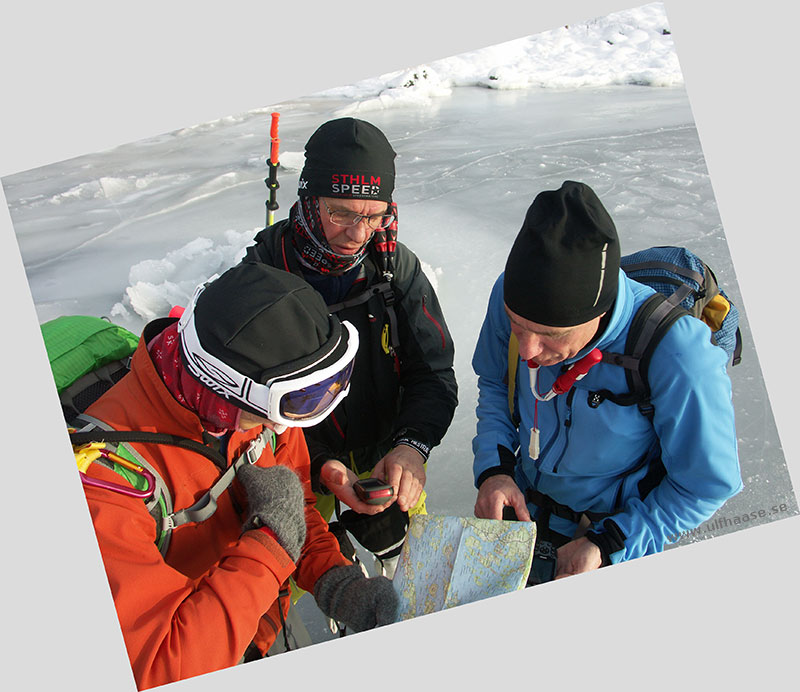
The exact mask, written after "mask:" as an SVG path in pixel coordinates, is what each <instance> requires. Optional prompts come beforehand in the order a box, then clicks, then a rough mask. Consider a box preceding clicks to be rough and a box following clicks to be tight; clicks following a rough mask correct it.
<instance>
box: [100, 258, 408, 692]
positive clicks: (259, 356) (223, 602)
mask: <svg viewBox="0 0 800 692" xmlns="http://www.w3.org/2000/svg"><path fill="white" fill-rule="evenodd" d="M357 348H358V334H357V332H356V330H355V329H354V328H353V327H352V326H351V325H349V324H348V323H347V322H345V323H341V322H340V321H339V320H338V319H337V318H336V317H334V316H332V315H330V314H329V313H328V310H327V307H326V306H325V304H324V302H323V301H322V299H321V298H320V296H319V295H318V294H317V293H316V292H315V291H314V290H313V289H312V288H311V287H310V286H308V284H306V283H305V282H304V281H303V280H302V279H300V278H298V277H296V276H294V275H292V274H290V273H288V272H283V271H279V270H277V269H273V268H271V267H268V266H266V265H264V264H261V263H245V264H241V265H238V266H237V267H234V268H233V269H230V270H229V271H227V272H226V273H225V274H223V275H222V276H221V277H219V278H216V279H215V280H212V281H211V282H209V283H207V284H205V285H204V286H201V287H199V288H198V292H197V293H196V294H195V297H194V299H193V302H192V305H191V306H190V307H189V308H187V310H186V311H185V312H184V314H183V316H182V317H181V319H180V321H177V320H176V319H174V318H164V319H159V320H155V321H153V322H151V323H150V324H148V325H147V326H146V327H145V329H144V331H143V333H142V337H141V339H140V341H139V345H138V348H137V350H136V352H135V353H134V355H133V357H132V361H131V371H130V373H129V374H128V375H126V376H125V377H124V378H123V379H122V380H121V381H120V382H119V383H118V384H117V385H115V386H114V387H113V388H112V389H111V390H109V391H108V392H107V393H106V394H105V395H103V396H102V397H101V398H100V399H98V400H97V401H96V402H95V403H94V404H93V405H92V406H91V407H90V408H89V410H88V411H87V415H89V416H91V417H92V418H95V419H98V420H99V421H102V423H104V424H105V425H106V426H110V427H111V428H113V429H115V430H133V431H150V432H158V433H167V434H170V435H173V436H178V437H182V438H189V439H190V440H194V441H196V442H200V443H203V444H205V445H208V446H210V447H212V448H215V449H217V450H218V451H219V452H220V459H221V460H223V461H221V462H220V466H225V467H226V468H228V469H229V468H230V466H231V464H233V463H234V462H235V461H236V460H237V459H239V458H240V456H241V455H242V454H243V452H245V450H247V449H248V446H249V445H250V444H251V443H252V442H253V441H254V440H257V439H259V436H262V435H263V434H266V435H268V436H269V437H271V438H272V444H266V445H265V446H264V447H263V451H262V452H261V453H260V456H257V458H255V457H256V455H251V456H252V457H253V458H252V459H250V460H248V461H243V462H242V461H240V462H239V463H238V464H237V465H236V466H235V467H234V468H235V469H236V473H235V475H236V480H235V481H234V482H233V483H232V484H231V485H230V486H229V487H228V488H227V490H225V491H224V492H222V493H221V494H220V495H219V496H218V497H216V505H215V506H216V509H215V510H214V511H213V512H211V514H210V516H208V517H207V518H204V519H203V520H201V521H189V522H187V523H183V524H180V522H178V523H179V524H180V525H178V526H177V527H176V528H174V529H173V530H172V532H171V535H170V543H169V548H168V550H167V551H166V554H165V556H162V553H161V552H160V551H159V547H158V546H157V545H156V534H157V533H158V531H157V529H156V527H155V526H154V521H153V516H152V515H151V514H150V513H149V512H148V509H147V508H146V507H145V503H144V502H142V500H141V499H139V498H137V497H132V496H130V495H128V494H123V493H120V492H115V491H114V490H113V489H110V488H112V484H116V485H117V486H119V484H120V476H119V475H118V474H117V473H115V471H113V470H111V469H109V468H106V467H105V466H103V465H101V464H98V463H94V464H92V465H91V466H90V467H89V469H88V470H87V472H86V475H87V477H88V478H89V479H91V482H92V483H93V484H91V485H88V484H86V482H85V484H84V485H85V492H86V498H87V501H88V504H89V509H90V512H91V515H92V520H93V522H94V527H95V531H96V533H97V538H98V543H99V546H100V551H101V554H102V558H103V563H104V565H105V569H106V573H107V575H108V579H109V584H110V586H111V592H112V595H113V597H114V604H115V606H116V609H117V614H118V617H119V621H120V625H121V629H122V634H123V637H124V639H125V643H126V646H127V649H128V656H129V658H130V661H131V665H132V668H133V674H134V677H135V679H136V683H137V685H138V687H139V688H140V689H144V688H149V687H154V686H156V685H161V684H164V683H167V682H171V681H174V680H179V679H183V678H188V677H192V676H195V675H199V674H202V673H206V672H210V671H213V670H218V669H220V668H224V667H227V666H232V665H235V664H237V663H239V662H241V661H242V660H243V658H245V654H247V656H246V660H250V659H251V658H254V657H255V658H257V657H260V656H263V655H264V654H266V652H267V650H268V649H269V647H270V645H271V644H272V643H273V642H274V641H275V638H276V636H277V634H278V632H279V631H280V627H281V622H282V621H283V619H284V618H285V615H286V613H287V612H288V608H289V601H290V599H289V591H288V588H287V586H288V584H287V581H288V579H289V577H290V576H291V577H293V578H294V580H295V581H296V582H297V584H298V585H299V586H300V587H301V588H303V589H305V590H307V591H310V592H311V593H313V594H314V596H315V598H316V600H317V603H318V605H319V607H320V609H321V610H322V611H323V613H325V615H327V616H328V617H332V618H334V619H336V620H338V621H340V622H343V623H345V624H347V625H348V626H349V627H350V629H352V630H355V631H361V630H365V629H369V628H371V627H375V626H376V625H382V624H388V623H390V622H393V621H394V619H395V612H396V603H397V601H396V596H395V594H394V591H393V589H392V586H391V583H390V582H389V581H388V580H387V579H385V578H384V577H375V578H371V579H368V578H367V577H365V576H364V575H363V573H362V572H361V570H360V568H359V567H358V566H356V565H352V564H350V562H349V561H348V560H347V559H345V558H344V557H343V556H342V554H341V553H340V552H339V546H338V542H337V540H336V538H335V537H334V536H333V535H332V534H330V533H329V532H328V527H327V523H326V522H325V521H324V520H323V519H322V517H321V516H320V515H319V513H318V512H317V510H316V509H315V508H314V503H315V500H316V498H315V496H314V494H313V492H312V491H311V487H310V482H309V457H308V451H307V448H306V444H305V440H304V437H303V434H302V431H301V429H300V428H301V427H303V426H307V425H313V424H314V423H316V422H318V421H319V420H320V419H321V418H323V417H324V416H326V415H327V414H328V413H330V411H331V410H332V409H333V407H334V406H336V405H337V404H338V403H339V401H340V400H341V399H342V397H343V396H345V395H346V393H347V387H348V384H349V377H350V373H351V371H352V363H353V358H354V357H355V353H356V350H357ZM131 447H133V448H134V449H135V451H136V452H138V453H139V454H140V455H141V457H143V458H144V459H145V460H146V461H147V462H149V464H150V465H151V466H152V467H154V469H155V470H156V471H157V472H158V473H159V474H160V475H161V477H162V478H163V480H164V483H165V485H166V486H167V488H168V489H169V490H170V493H171V496H172V502H173V505H174V507H175V508H176V509H181V508H189V507H192V506H195V507H196V506H197V504H196V503H197V501H198V499H199V498H202V497H203V496H204V494H205V493H207V491H208V490H209V488H211V486H213V485H214V484H215V483H216V482H217V481H218V479H219V478H220V476H221V475H223V473H224V472H225V470H226V468H220V467H218V465H217V464H215V463H214V462H213V461H212V460H211V459H210V458H208V457H207V456H205V455H203V454H198V453H197V452H195V451H191V450H189V449H185V448H181V447H176V446H171V445H165V444H151V443H146V444H141V443H136V444H131ZM259 451H260V450H259ZM198 504H203V503H202V502H201V503H198ZM211 505H212V506H213V502H212V503H211ZM178 514H180V512H178Z"/></svg>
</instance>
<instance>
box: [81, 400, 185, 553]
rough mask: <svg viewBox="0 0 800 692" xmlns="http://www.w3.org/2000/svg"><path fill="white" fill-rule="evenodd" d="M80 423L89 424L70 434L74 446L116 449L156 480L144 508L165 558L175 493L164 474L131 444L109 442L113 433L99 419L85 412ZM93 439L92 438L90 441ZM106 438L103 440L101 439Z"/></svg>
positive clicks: (115, 469) (114, 468)
mask: <svg viewBox="0 0 800 692" xmlns="http://www.w3.org/2000/svg"><path fill="white" fill-rule="evenodd" d="M78 421H80V422H85V423H86V425H85V426H84V427H83V428H81V429H80V430H79V431H78V432H77V433H70V440H71V442H72V443H73V444H75V445H79V444H87V443H88V442H106V443H109V442H110V443H111V444H113V445H114V446H115V448H116V450H117V453H118V454H119V455H120V456H123V457H126V458H128V459H129V460H130V461H133V462H134V463H136V464H138V465H139V466H141V467H142V468H145V469H147V470H148V471H149V472H150V474H151V475H152V476H153V479H154V488H153V492H152V494H151V495H150V497H149V498H146V499H145V507H146V508H147V511H148V512H149V513H150V514H151V515H152V516H153V519H154V520H155V522H156V545H157V546H158V549H159V551H160V552H161V555H162V556H166V554H167V550H169V543H170V537H171V532H170V531H168V530H166V529H165V527H164V519H165V517H167V516H169V515H170V514H172V510H173V507H172V494H171V493H170V491H169V488H168V487H167V484H166V483H165V482H164V479H163V477H162V476H161V474H160V473H159V472H158V471H157V470H156V468H155V467H154V466H153V465H152V464H151V463H150V462H149V461H147V459H145V458H144V457H143V456H142V455H141V454H139V452H137V451H136V450H135V449H134V448H133V447H132V446H130V445H129V444H125V443H124V442H123V441H122V440H121V439H119V436H116V439H115V440H109V439H107V438H108V437H109V433H110V432H116V431H114V430H113V429H112V428H111V427H110V426H109V425H107V424H106V423H105V422H103V421H101V420H100V419H98V418H94V417H92V416H88V415H86V414H85V413H83V414H81V415H80V416H79V417H78ZM90 438H91V439H90ZM100 438H104V439H100ZM106 466H107V468H110V469H111V470H112V471H115V472H116V473H119V474H120V475H121V476H123V477H125V478H127V475H126V474H125V473H124V471H123V470H122V469H120V468H118V467H117V466H116V465H114V464H107V465H106Z"/></svg>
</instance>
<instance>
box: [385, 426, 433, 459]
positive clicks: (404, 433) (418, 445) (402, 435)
mask: <svg viewBox="0 0 800 692" xmlns="http://www.w3.org/2000/svg"><path fill="white" fill-rule="evenodd" d="M422 437H423V436H422V435H420V434H419V432H418V431H416V430H413V429H411V428H402V429H400V430H398V431H397V432H396V433H395V435H394V437H393V438H392V447H397V446H398V445H408V446H409V447H413V448H414V449H416V450H417V451H418V452H419V453H420V454H421V455H422V456H423V458H424V459H425V461H428V457H429V456H430V454H431V446H430V445H429V444H428V443H427V442H425V441H424V440H423V439H421V438H422Z"/></svg>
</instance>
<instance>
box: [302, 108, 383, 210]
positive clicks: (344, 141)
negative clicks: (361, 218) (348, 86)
mask: <svg viewBox="0 0 800 692" xmlns="http://www.w3.org/2000/svg"><path fill="white" fill-rule="evenodd" d="M395 156H396V154H395V152H394V149H392V146H391V144H389V140H388V139H386V136H385V135H384V134H383V132H381V131H380V130H379V129H378V128H377V127H375V126H374V125H372V124H370V123H368V122H366V121H364V120H357V119H355V118H339V119H337V120H329V121H328V122H326V123H324V124H323V125H320V127H319V128H318V129H317V131H316V132H315V133H314V134H313V135H311V137H310V139H309V140H308V142H307V143H306V163H305V166H304V167H303V170H302V172H301V173H300V182H299V184H298V189H297V194H298V195H313V196H317V197H340V198H343V199H375V200H380V201H383V202H391V201H392V192H393V190H394V158H395Z"/></svg>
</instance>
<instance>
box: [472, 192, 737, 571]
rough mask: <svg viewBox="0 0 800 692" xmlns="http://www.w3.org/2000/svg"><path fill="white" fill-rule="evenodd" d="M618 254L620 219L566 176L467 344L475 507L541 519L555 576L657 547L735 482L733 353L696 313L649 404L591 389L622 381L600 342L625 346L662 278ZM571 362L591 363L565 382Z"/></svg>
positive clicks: (525, 229)
mask: <svg viewBox="0 0 800 692" xmlns="http://www.w3.org/2000/svg"><path fill="white" fill-rule="evenodd" d="M619 260H620V248H619V239H618V237H617V231H616V228H615V226H614V222H613V221H612V219H611V217H610V216H609V214H608V212H607V211H606V210H605V208H604V207H603V205H602V204H601V202H600V200H599V199H598V198H597V196H596V195H595V193H594V192H593V191H592V190H591V188H589V187H588V186H587V185H584V184H582V183H576V182H572V181H567V182H565V183H564V184H563V185H562V186H561V188H560V189H559V190H555V191H547V192H542V193H540V194H539V195H538V196H537V197H536V199H534V201H533V204H532V205H531V206H530V208H529V209H528V212H527V215H526V217H525V221H524V223H523V225H522V229H521V230H520V232H519V234H518V236H517V238H516V240H515V242H514V245H513V247H512V249H511V252H510V254H509V257H508V260H507V263H506V267H505V271H504V273H503V274H502V275H501V276H500V277H499V278H498V280H497V281H496V283H495V285H494V287H493V289H492V293H491V297H490V299H489V307H488V310H487V315H486V318H485V321H484V324H483V327H482V329H481V333H480V336H479V339H478V343H477V346H476V349H475V354H474V357H473V368H474V370H475V372H476V373H477V375H478V388H479V397H478V407H477V415H478V426H477V435H476V436H475V438H474V440H473V451H474V454H475V461H474V466H473V471H474V475H475V485H476V486H477V488H478V498H477V501H476V504H475V515H476V516H478V517H484V518H489V519H500V518H502V517H503V515H504V508H510V509H513V511H514V513H515V514H516V516H517V518H518V519H521V520H531V518H533V519H535V520H536V521H537V528H538V531H539V540H540V541H542V542H544V541H548V542H549V543H551V544H552V545H553V546H554V547H555V548H557V563H556V564H557V569H556V572H555V577H556V578H560V577H564V576H568V575H570V574H577V573H580V572H586V571H589V570H592V569H596V568H597V567H600V566H603V565H607V564H612V563H617V562H621V561H624V560H630V559H632V558H635V557H639V556H641V555H646V554H649V553H655V552H659V551H661V550H663V548H664V545H665V543H666V542H667V541H668V540H670V537H671V536H675V535H678V534H680V533H681V531H685V530H687V529H690V528H694V527H696V526H698V525H699V524H701V523H702V522H703V521H705V520H706V519H708V518H709V517H710V516H711V515H712V514H713V513H714V512H715V511H716V510H717V509H718V508H719V507H720V506H721V505H722V504H723V503H724V502H725V501H726V500H727V499H728V498H730V497H732V496H733V495H735V494H736V493H738V492H739V491H740V490H741V488H742V481H741V473H740V470H739V461H738V452H737V446H736V431H735V425H734V412H733V404H732V400H731V384H730V380H729V378H728V375H727V372H726V361H727V356H726V353H725V352H724V351H723V349H722V348H720V347H718V346H715V345H713V344H712V343H711V340H710V331H709V329H708V327H707V326H706V325H705V324H703V323H702V322H701V321H700V320H698V319H695V318H693V317H689V316H684V317H682V318H680V319H678V320H677V322H675V324H674V325H673V326H672V327H671V328H670V330H669V331H668V332H667V334H666V336H665V337H664V338H663V340H662V341H661V342H660V343H659V345H658V346H657V347H656V349H655V351H654V352H653V356H652V360H651V362H650V367H649V371H648V382H649V385H650V389H651V393H652V403H653V405H654V407H655V413H654V415H653V417H652V420H651V419H648V417H646V416H644V415H642V413H641V412H640V411H639V409H638V407H637V406H621V405H617V404H616V403H613V402H612V401H611V400H609V399H604V398H603V397H602V396H598V393H599V392H601V391H602V390H608V391H610V392H615V393H616V392H619V393H624V392H627V390H628V387H627V384H626V381H625V372H624V370H623V368H622V367H619V366H617V365H613V364H610V363H605V362H597V358H596V356H598V353H597V351H595V349H597V350H599V351H600V352H603V351H608V352H612V353H623V352H624V349H625V340H626V337H627V334H628V330H629V328H630V326H631V321H632V318H633V316H634V314H635V313H636V310H637V308H638V307H639V306H640V305H641V304H642V303H643V302H644V301H645V300H646V299H647V297H648V296H650V295H651V294H652V293H653V289H651V288H649V287H646V286H643V285H641V284H639V283H637V282H635V281H633V280H631V279H629V278H627V277H626V275H625V273H624V272H622V271H621V270H620V268H619ZM512 333H513V335H514V336H515V337H516V340H517V342H518V345H519V360H518V362H517V363H518V367H517V368H516V379H515V380H514V383H515V386H514V389H513V390H512V391H514V392H515V394H514V396H513V399H514V400H515V403H514V405H510V404H509V386H508V377H509V339H510V338H511V335H512ZM577 364H579V366H578V368H576V369H579V368H583V369H586V368H588V372H587V374H586V375H585V376H583V377H582V378H580V379H578V380H577V381H575V382H574V384H572V385H571V386H569V385H568V384H567V385H565V386H563V387H562V386H561V385H562V383H563V382H564V378H563V377H562V379H561V380H557V378H559V376H562V375H563V373H564V372H565V371H566V370H567V369H568V368H569V367H570V366H573V365H577ZM511 370H512V372H513V368H511ZM567 377H568V376H567ZM563 389H566V391H562V390H563ZM512 409H513V410H514V411H515V413H512ZM506 511H508V510H506Z"/></svg>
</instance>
